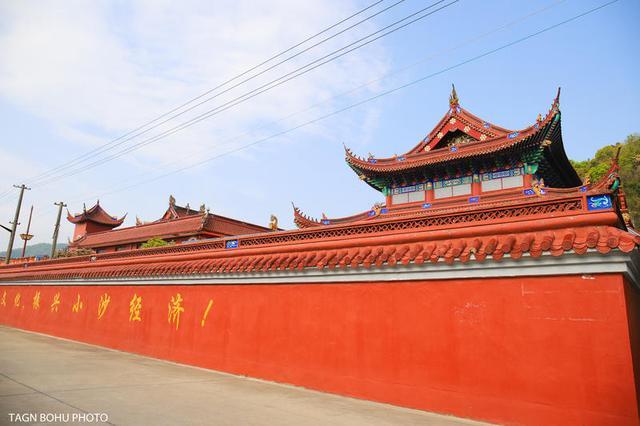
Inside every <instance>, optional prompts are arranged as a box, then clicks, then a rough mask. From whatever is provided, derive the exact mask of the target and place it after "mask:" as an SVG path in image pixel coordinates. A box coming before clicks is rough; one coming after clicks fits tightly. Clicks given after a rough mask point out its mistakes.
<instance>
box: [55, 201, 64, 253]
mask: <svg viewBox="0 0 640 426" xmlns="http://www.w3.org/2000/svg"><path fill="white" fill-rule="evenodd" d="M53 204H54V205H56V206H58V218H57V219H56V226H55V227H54V228H53V244H51V258H52V259H53V258H54V257H56V246H57V245H58V231H59V230H60V218H61V217H62V209H63V207H67V205H66V204H65V203H64V201H60V202H59V203H53Z"/></svg>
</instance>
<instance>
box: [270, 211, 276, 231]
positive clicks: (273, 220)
mask: <svg viewBox="0 0 640 426" xmlns="http://www.w3.org/2000/svg"><path fill="white" fill-rule="evenodd" d="M269 229H271V230H272V231H277V230H278V218H277V217H276V215H274V214H272V215H271V218H270V219H269Z"/></svg>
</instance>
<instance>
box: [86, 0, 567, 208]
mask: <svg viewBox="0 0 640 426" xmlns="http://www.w3.org/2000/svg"><path fill="white" fill-rule="evenodd" d="M565 1H566V0H556V1H554V2H553V3H550V4H548V5H546V6H544V7H542V8H540V9H537V10H535V11H533V12H530V13H528V14H525V15H522V16H519V17H518V18H516V19H514V20H511V21H509V22H507V23H505V24H502V25H500V26H498V27H495V28H493V29H491V30H489V31H486V32H484V33H481V34H479V35H476V36H474V37H471V38H468V39H466V40H464V41H463V42H461V43H458V44H456V45H455V46H453V47H450V48H448V49H445V50H442V51H440V52H437V53H434V54H431V55H428V56H426V57H423V58H421V59H420V60H418V61H415V62H413V63H411V64H408V65H406V66H404V67H401V68H398V69H396V70H393V71H392V72H388V73H386V74H384V75H382V76H380V77H377V78H375V79H372V80H369V81H367V82H365V83H362V84H360V85H358V86H356V87H354V88H351V89H349V90H347V91H345V92H342V93H339V94H337V95H334V96H331V97H329V98H327V99H324V100H322V101H319V102H316V103H315V104H313V105H310V106H309V107H307V108H304V109H302V110H298V111H295V112H293V113H291V114H288V115H286V116H284V117H281V118H279V119H277V120H274V121H271V122H268V123H264V124H262V125H260V126H258V127H257V128H255V129H253V130H251V131H246V132H243V133H241V134H239V135H236V136H234V137H232V138H228V139H226V140H225V141H223V142H222V144H221V145H220V146H224V145H227V144H228V143H230V142H232V141H234V140H236V139H239V138H241V137H243V136H247V135H249V134H251V133H253V132H255V131H257V130H260V129H262V128H264V127H267V126H270V125H274V124H278V123H280V122H283V121H285V120H288V119H290V118H292V117H295V116H297V115H300V114H302V113H305V112H307V111H310V110H312V109H314V108H316V107H318V106H320V105H322V104H324V103H326V102H329V101H331V100H334V99H337V98H340V97H343V96H346V95H348V94H351V93H354V92H356V91H358V90H360V89H362V88H364V87H367V86H370V85H371V84H373V83H377V82H380V81H382V80H384V79H387V78H389V77H391V76H394V75H396V74H399V73H401V72H404V71H406V70H408V69H410V68H413V67H415V66H417V65H420V64H422V63H424V62H426V61H428V60H430V59H433V58H435V57H437V56H441V55H443V54H445V53H450V52H453V51H455V50H458V49H460V48H462V47H465V46H467V45H469V44H471V43H473V42H475V41H478V40H480V39H482V38H484V37H487V36H489V35H491V34H494V33H496V32H498V31H501V30H503V29H505V28H509V27H511V26H513V25H515V24H517V23H519V22H522V21H524V20H526V19H528V18H530V17H532V16H535V15H538V14H540V13H542V12H545V11H547V10H549V9H551V8H553V7H555V6H557V5H559V4H561V3H564V2H565ZM209 150H210V148H209V147H206V149H203V150H200V151H198V152H196V153H192V154H190V155H188V156H187V157H184V158H182V159H179V160H172V161H170V162H168V163H167V162H165V163H163V164H162V165H160V166H157V167H159V168H166V167H168V166H171V165H174V164H178V163H180V162H181V161H183V160H184V159H186V158H191V157H194V156H196V155H199V154H201V153H204V152H207V151H209ZM123 182H124V181H123ZM84 198H85V197H79V198H77V199H78V200H82V199H84ZM74 201H75V200H74Z"/></svg>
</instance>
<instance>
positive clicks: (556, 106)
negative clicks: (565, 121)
mask: <svg viewBox="0 0 640 426" xmlns="http://www.w3.org/2000/svg"><path fill="white" fill-rule="evenodd" d="M551 110H552V111H553V112H558V111H560V87H558V93H557V94H556V98H555V99H554V100H553V106H552V107H551Z"/></svg>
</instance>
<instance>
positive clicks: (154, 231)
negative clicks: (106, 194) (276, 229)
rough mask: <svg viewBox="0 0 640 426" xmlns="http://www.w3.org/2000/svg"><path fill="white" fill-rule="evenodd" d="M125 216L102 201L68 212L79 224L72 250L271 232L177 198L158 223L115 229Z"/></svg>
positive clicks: (105, 249) (171, 199)
mask: <svg viewBox="0 0 640 426" xmlns="http://www.w3.org/2000/svg"><path fill="white" fill-rule="evenodd" d="M125 217H126V214H125V215H124V216H123V217H121V218H119V219H118V218H117V217H114V216H111V215H109V214H108V213H107V212H106V211H105V210H104V209H103V208H102V207H101V206H100V202H99V201H98V202H97V203H96V204H95V205H94V206H93V207H91V208H90V209H87V208H86V207H85V208H84V209H83V211H82V213H79V214H76V215H72V214H71V213H67V220H68V221H69V222H71V223H73V224H75V230H74V233H73V240H72V241H70V243H69V247H70V249H72V250H73V249H80V248H82V249H91V250H93V251H95V252H96V253H108V252H113V251H121V250H132V249H137V248H140V246H141V245H142V244H144V243H145V242H147V241H148V240H150V239H152V238H161V239H163V240H165V241H167V242H169V243H171V244H175V243H178V244H180V243H184V242H195V241H199V240H203V239H211V238H220V237H225V236H229V235H242V234H255V233H260V232H267V231H270V229H269V228H266V227H264V226H260V225H254V224H252V223H248V222H242V221H239V220H236V219H232V218H229V217H225V216H220V215H217V214H213V213H210V212H209V210H208V209H206V207H205V205H204V204H203V205H201V206H200V208H199V209H197V210H195V209H192V208H191V207H190V206H189V204H187V205H186V206H184V207H182V206H179V205H177V204H176V200H175V198H174V197H173V196H170V197H169V206H168V208H167V210H166V211H165V212H164V214H163V215H162V216H161V217H160V218H159V219H158V220H155V221H152V222H142V221H141V220H140V219H138V218H136V225H135V226H131V227H126V228H118V229H114V228H117V227H118V226H120V225H122V223H123V222H124V219H125Z"/></svg>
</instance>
